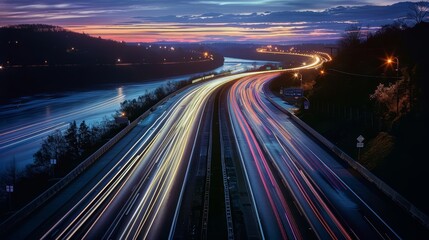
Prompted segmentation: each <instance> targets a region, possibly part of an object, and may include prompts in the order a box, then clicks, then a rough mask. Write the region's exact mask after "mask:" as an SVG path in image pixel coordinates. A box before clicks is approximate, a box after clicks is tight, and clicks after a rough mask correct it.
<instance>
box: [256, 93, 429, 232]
mask: <svg viewBox="0 0 429 240" xmlns="http://www.w3.org/2000/svg"><path fill="white" fill-rule="evenodd" d="M264 91H265V92H269V90H268V89H266V88H265V89H264ZM267 99H268V100H269V101H270V102H271V103H272V104H273V105H274V106H276V107H277V108H278V109H279V110H280V111H282V112H284V113H286V114H287V115H288V116H289V117H290V118H291V119H292V120H293V121H294V122H295V123H296V124H298V126H300V127H301V128H303V129H304V130H305V131H307V132H308V133H309V134H310V135H311V136H313V137H314V138H316V139H317V140H318V141H319V142H321V143H322V144H323V145H325V146H326V147H327V148H329V149H330V150H331V151H332V152H333V153H334V154H335V155H337V156H338V157H339V158H340V159H342V160H344V161H345V162H347V163H348V164H349V165H350V166H351V167H352V168H353V169H355V170H356V171H357V172H359V173H360V174H361V175H362V176H363V177H364V178H365V179H366V180H368V181H369V182H371V183H374V184H375V185H376V186H377V188H378V189H380V190H381V191H382V192H383V193H384V194H386V195H387V196H388V197H389V198H391V199H392V200H393V201H394V202H395V203H396V204H397V205H399V206H400V207H401V208H403V209H404V210H405V211H406V212H408V213H409V214H410V215H411V216H412V217H413V218H415V219H416V220H417V221H418V222H420V223H421V224H422V225H423V226H425V227H426V228H427V229H429V217H428V216H427V215H426V214H425V213H423V212H422V211H420V210H419V209H418V208H416V207H415V206H414V205H413V204H412V203H411V202H410V201H408V200H407V199H405V198H404V197H403V196H402V195H400V194H399V193H398V192H396V191H395V190H394V189H393V188H391V187H390V186H389V185H387V184H386V183H385V182H383V181H382V180H381V179H380V178H378V177H377V176H375V175H374V174H373V173H372V172H370V171H369V170H368V169H366V168H365V167H364V166H362V165H361V164H360V163H358V162H357V161H355V160H354V159H353V158H352V157H350V156H348V155H347V154H346V153H345V152H343V151H342V150H341V149H339V148H338V147H336V146H335V145H334V144H333V143H331V142H330V141H329V140H328V139H326V138H325V137H324V136H322V135H321V134H320V133H318V132H317V131H315V130H314V129H313V128H311V127H310V126H309V125H307V124H306V123H305V122H304V121H302V120H301V119H299V118H298V117H297V116H295V114H293V113H292V112H290V111H289V110H287V109H285V108H284V107H282V106H280V105H279V104H278V103H276V102H275V101H274V100H272V99H271V98H270V97H267Z"/></svg>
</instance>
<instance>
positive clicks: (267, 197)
mask: <svg viewBox="0 0 429 240" xmlns="http://www.w3.org/2000/svg"><path fill="white" fill-rule="evenodd" d="M276 76H278V74H277V73H272V74H261V75H256V76H249V77H245V78H243V79H240V81H237V82H235V83H234V84H233V86H232V87H231V89H230V91H229V95H228V110H229V116H230V120H231V125H232V129H233V131H234V136H235V139H236V144H237V146H238V149H239V151H240V158H241V161H242V166H243V168H244V169H245V173H246V179H247V180H248V185H249V186H251V189H252V192H253V197H254V201H255V206H256V211H257V212H258V213H259V221H260V227H261V232H262V233H263V235H264V236H265V238H268V239H272V238H275V239H280V238H282V239H286V238H287V239H302V238H303V236H302V235H301V232H303V231H302V229H300V226H299V225H298V224H297V223H296V221H297V220H296V218H299V217H300V216H297V215H296V214H293V211H292V210H291V209H293V208H295V207H296V208H297V209H298V210H299V212H300V214H301V215H303V216H304V217H305V218H306V219H307V222H308V223H309V224H310V226H311V229H312V231H313V232H314V234H315V235H316V237H317V238H319V239H401V238H402V237H401V236H400V234H398V232H397V230H395V229H401V227H404V225H402V226H400V224H401V223H398V222H394V221H390V220H392V219H389V218H391V217H392V215H393V218H395V219H401V216H403V217H404V219H405V218H408V219H409V221H412V219H411V218H410V216H408V217H406V216H405V215H404V214H403V212H402V211H401V209H399V208H398V207H396V208H395V207H393V208H392V207H391V206H390V204H389V201H388V200H386V199H385V198H384V197H383V196H382V195H381V194H380V192H379V191H377V190H374V189H373V187H371V186H370V184H369V183H368V182H367V181H365V180H363V179H362V177H359V176H358V175H357V174H356V173H354V172H353V171H351V170H349V169H348V168H349V167H347V166H346V165H344V164H341V162H339V160H338V159H337V158H335V157H334V156H333V155H332V153H331V152H329V150H326V149H325V148H323V147H321V146H320V144H319V143H318V142H317V141H316V140H314V139H313V138H311V137H309V136H308V135H307V134H306V133H305V131H303V130H301V129H300V128H299V127H297V126H296V125H295V124H294V123H293V121H292V120H291V119H290V118H289V117H288V116H287V115H286V114H285V113H284V112H283V111H281V110H279V109H278V108H277V107H276V106H274V105H273V104H272V102H271V101H269V98H271V97H272V96H271V95H272V94H271V93H268V90H267V87H266V84H267V83H268V82H269V81H270V80H271V79H273V78H275V77H276ZM276 176H278V177H276ZM282 188H285V189H286V191H287V193H288V194H290V195H291V196H292V199H293V201H292V202H291V201H287V199H286V196H287V193H286V194H285V193H284V191H282ZM388 206H389V207H388ZM386 213H389V214H386ZM390 214H392V215H390ZM389 221H390V222H389ZM400 222H402V221H400ZM402 224H403V223H402ZM392 225H395V227H392ZM402 230H403V229H401V231H402ZM408 234H409V233H408Z"/></svg>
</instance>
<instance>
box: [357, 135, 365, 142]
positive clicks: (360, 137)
mask: <svg viewBox="0 0 429 240" xmlns="http://www.w3.org/2000/svg"><path fill="white" fill-rule="evenodd" d="M356 140H358V142H360V143H361V142H363V140H365V138H364V137H363V136H362V135H359V137H358V138H356Z"/></svg>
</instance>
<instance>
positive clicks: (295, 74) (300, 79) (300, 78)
mask: <svg viewBox="0 0 429 240" xmlns="http://www.w3.org/2000/svg"><path fill="white" fill-rule="evenodd" d="M293 76H294V77H296V78H298V76H299V81H300V88H302V74H301V73H299V72H298V73H294V74H293Z"/></svg>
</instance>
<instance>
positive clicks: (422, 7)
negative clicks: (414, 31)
mask: <svg viewBox="0 0 429 240" xmlns="http://www.w3.org/2000/svg"><path fill="white" fill-rule="evenodd" d="M428 13H429V2H428V1H420V2H416V3H414V4H413V5H411V6H410V12H409V13H408V14H407V18H408V19H411V20H413V21H415V22H416V24H418V23H421V22H423V21H424V20H425V18H426V16H427V15H428Z"/></svg>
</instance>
